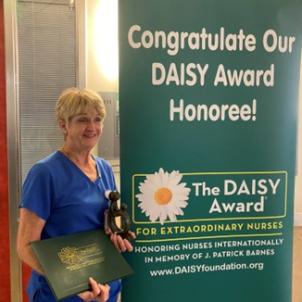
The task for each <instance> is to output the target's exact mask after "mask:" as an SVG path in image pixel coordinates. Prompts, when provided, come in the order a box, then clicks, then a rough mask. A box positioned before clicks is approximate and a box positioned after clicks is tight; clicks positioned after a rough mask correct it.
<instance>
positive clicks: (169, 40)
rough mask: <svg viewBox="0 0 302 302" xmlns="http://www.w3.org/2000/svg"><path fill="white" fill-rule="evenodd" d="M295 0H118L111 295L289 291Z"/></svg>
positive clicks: (164, 297)
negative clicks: (121, 229)
mask: <svg viewBox="0 0 302 302" xmlns="http://www.w3.org/2000/svg"><path fill="white" fill-rule="evenodd" d="M301 20H302V0H268V1H263V0H262V1H260V0H253V1H252V0H247V1H239V0H231V1H221V0H187V1H182V0H153V1H146V0H127V1H120V2H119V22H120V24H119V31H120V40H119V42H120V123H121V124H120V126H121V186H122V187H121V191H122V200H123V202H126V201H127V202H128V206H129V211H130V212H131V215H132V222H133V225H132V228H133V230H134V231H135V232H136V234H137V239H136V240H135V242H134V252H133V253H131V254H129V255H128V256H127V258H128V260H129V261H130V264H131V266H132V267H133V268H134V270H135V274H134V275H133V276H131V277H130V278H128V279H127V280H126V281H125V283H124V290H123V297H122V300H123V302H134V301H144V302H149V301H150V302H151V301H152V302H153V301H158V302H160V301H165V302H170V301H171V302H172V301H173V302H175V301H176V302H178V301H187V300H188V299H194V300H196V301H206V302H210V301H211V302H222V301H223V302H255V301H257V302H267V301H274V302H290V301H291V273H292V271H291V261H292V227H293V198H294V178H295V158H296V132H297V131H296V129H297V108H298V86H299V72H300V54H301V28H302V26H301V25H302V22H301Z"/></svg>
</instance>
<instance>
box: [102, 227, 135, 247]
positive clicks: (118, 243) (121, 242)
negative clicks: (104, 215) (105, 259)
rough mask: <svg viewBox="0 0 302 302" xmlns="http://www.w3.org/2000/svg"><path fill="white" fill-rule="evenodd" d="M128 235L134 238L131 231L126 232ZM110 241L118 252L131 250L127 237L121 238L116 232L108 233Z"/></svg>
mask: <svg viewBox="0 0 302 302" xmlns="http://www.w3.org/2000/svg"><path fill="white" fill-rule="evenodd" d="M128 233H129V237H130V238H132V239H135V234H134V233H133V232H131V231H129V232H128ZM108 235H109V236H110V239H111V241H112V242H113V244H114V246H115V247H116V249H117V250H118V251H119V252H126V251H127V252H132V251H133V246H132V244H131V242H130V241H129V240H128V239H123V238H122V237H121V236H120V235H118V234H116V233H109V234H108Z"/></svg>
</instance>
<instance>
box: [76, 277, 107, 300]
mask: <svg viewBox="0 0 302 302" xmlns="http://www.w3.org/2000/svg"><path fill="white" fill-rule="evenodd" d="M89 283H90V285H91V291H85V292H82V293H80V294H79V295H78V296H79V297H80V298H81V299H82V300H83V301H85V302H89V301H91V300H96V301H99V302H105V301H107V300H108V298H109V290H110V286H109V285H108V284H105V285H103V284H100V283H97V282H96V281H95V280H94V279H93V278H91V277H90V278H89Z"/></svg>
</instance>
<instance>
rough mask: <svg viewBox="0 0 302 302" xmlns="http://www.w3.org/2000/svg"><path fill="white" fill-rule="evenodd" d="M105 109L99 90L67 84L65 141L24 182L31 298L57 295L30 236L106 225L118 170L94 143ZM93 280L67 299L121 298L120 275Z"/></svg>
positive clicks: (21, 235)
mask: <svg viewBox="0 0 302 302" xmlns="http://www.w3.org/2000/svg"><path fill="white" fill-rule="evenodd" d="M105 115H106V112H105V106H104V102H103V101H102V99H101V98H100V96H99V95H98V94H96V93H95V92H93V91H91V90H88V89H83V90H79V89H76V88H70V89H67V90H65V91H64V92H63V93H62V94H61V96H60V98H59V100H58V102H57V105H56V116H57V121H58V124H59V127H60V129H61V130H62V132H63V134H64V144H63V146H62V148H61V149H59V150H58V151H56V152H54V153H52V154H51V155H49V156H48V157H46V158H44V159H42V160H40V161H39V162H37V163H36V164H35V165H34V166H33V167H32V169H31V170H30V171H29V173H28V175H27V178H26V180H25V182H24V184H23V192H22V198H21V202H20V223H19V230H18V238H17V250H18V254H19V257H20V258H21V260H22V261H24V262H25V263H26V264H28V265H29V266H31V267H32V268H33V272H32V275H31V279H30V282H29V286H28V289H27V291H28V294H29V298H30V301H33V302H34V301H39V302H52V301H55V298H54V296H53V294H52V293H51V291H50V288H49V287H48V285H47V282H46V280H45V278H44V277H43V271H42V269H41V267H40V265H39V263H38V261H37V259H36V257H35V256H34V254H33V251H32V249H31V247H30V242H32V241H35V240H41V239H47V238H51V237H57V236H62V235H67V234H72V233H77V232H81V231H88V230H93V229H98V228H101V227H104V211H105V209H106V208H107V204H108V202H107V200H106V199H105V197H104V192H105V191H106V190H114V189H115V182H114V175H113V172H112V168H111V166H110V165H109V164H108V163H107V162H106V161H105V160H103V159H102V158H98V157H94V156H93V155H92V149H93V148H94V147H95V145H96V144H97V142H98V140H99V138H100V136H101V134H102V129H103V121H104V118H105ZM110 238H111V240H112V241H113V243H114V245H115V246H116V248H117V249H119V250H120V251H131V250H132V245H131V243H130V242H129V241H128V240H126V239H122V238H121V237H120V236H117V235H116V234H111V237H110ZM89 282H90V285H91V288H92V290H91V291H87V292H83V293H80V294H79V295H77V296H72V297H70V298H66V299H65V300H64V301H66V302H75V301H100V302H105V301H107V300H108V299H109V300H108V301H110V302H114V301H116V299H117V296H118V293H119V292H120V281H118V280H117V281H114V282H110V283H109V285H102V284H98V283H97V282H96V281H95V280H93V279H91V278H90V279H89ZM109 288H110V289H109Z"/></svg>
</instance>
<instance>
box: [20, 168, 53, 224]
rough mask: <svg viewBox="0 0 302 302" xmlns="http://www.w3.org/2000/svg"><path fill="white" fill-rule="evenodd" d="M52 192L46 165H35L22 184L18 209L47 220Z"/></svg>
mask: <svg viewBox="0 0 302 302" xmlns="http://www.w3.org/2000/svg"><path fill="white" fill-rule="evenodd" d="M53 191H54V190H53V178H52V176H51V174H50V171H49V170H48V169H47V165H45V164H43V163H38V164H35V165H34V166H33V167H32V168H31V170H30V171H29V173H28V175H27V177H26V179H25V182H24V184H23V189H22V200H21V202H20V208H26V209H28V210H29V211H31V212H34V213H35V214H36V215H37V216H39V217H40V218H42V219H44V220H47V219H48V217H49V215H50V213H51V208H52V201H53V195H54V192H53Z"/></svg>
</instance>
